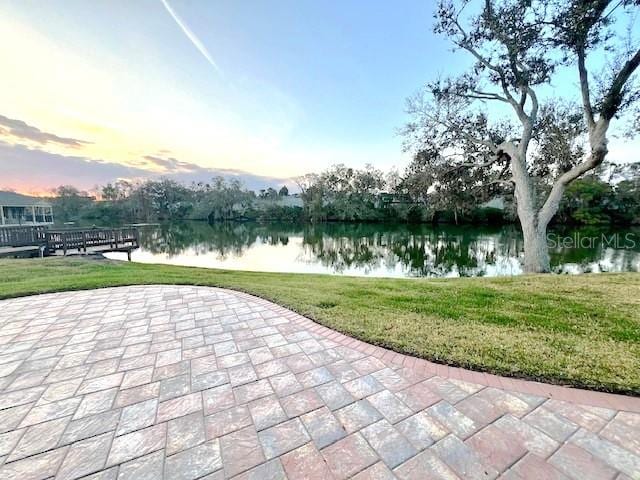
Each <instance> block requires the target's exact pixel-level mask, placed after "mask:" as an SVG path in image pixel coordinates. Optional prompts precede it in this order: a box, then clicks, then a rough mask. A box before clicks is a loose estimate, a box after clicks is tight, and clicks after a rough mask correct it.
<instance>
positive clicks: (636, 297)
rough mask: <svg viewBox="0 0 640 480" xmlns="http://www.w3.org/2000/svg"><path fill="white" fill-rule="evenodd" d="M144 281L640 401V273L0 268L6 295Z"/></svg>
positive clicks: (76, 262) (79, 264) (443, 358)
mask: <svg viewBox="0 0 640 480" xmlns="http://www.w3.org/2000/svg"><path fill="white" fill-rule="evenodd" d="M149 283H155V284H158V283H168V284H193V285H212V286H219V287H226V288H233V289H236V290H241V291H245V292H249V293H252V294H255V295H258V296H260V297H263V298H267V299H269V300H272V301H274V302H276V303H279V304H281V305H284V306H286V307H289V308H291V309H292V310H295V311H297V312H299V313H301V314H303V315H306V316H308V317H310V318H313V319H315V320H316V321H318V322H319V323H322V324H324V325H327V326H329V327H332V328H334V329H336V330H339V331H341V332H343V333H346V334H348V335H351V336H354V337H357V338H360V339H362V340H365V341H367V342H370V343H374V344H377V345H381V346H384V347H387V348H390V349H393V350H395V351H398V352H402V353H407V354H410V355H416V356H419V357H423V358H426V359H429V360H433V361H435V362H442V363H447V364H450V365H457V366H462V367H467V368H471V369H476V370H482V371H488V372H493V373H498V374H503V375H510V376H515V377H524V378H533V379H538V380H544V381H549V382H554V383H560V384H571V385H576V386H580V387H586V388H592V389H598V390H606V391H615V392H621V393H631V394H635V395H638V394H640V274H633V273H628V274H599V275H580V276H525V277H514V278H494V279H480V278H477V279H440V280H428V279H420V280H417V279H416V280H413V279H407V280H402V279H373V278H371V279H370V278H353V277H338V276H328V275H300V274H280V273H253V272H239V271H227V270H210V269H202V268H189V267H174V266H167V265H145V264H137V263H125V262H115V261H108V260H91V259H81V258H74V259H71V258H64V259H63V258H48V259H44V260H41V259H30V260H0V298H8V297H15V296H20V295H29V294H35V293H42V292H52V291H61V290H76V289H87V288H97V287H105V286H113V285H130V284H149Z"/></svg>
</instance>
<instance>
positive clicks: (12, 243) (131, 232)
mask: <svg viewBox="0 0 640 480" xmlns="http://www.w3.org/2000/svg"><path fill="white" fill-rule="evenodd" d="M139 246H140V243H139V237H138V229H137V228H134V227H123V228H70V229H47V228H45V227H31V226H30V227H3V228H0V257H18V256H35V255H40V256H51V255H69V254H90V253H106V252H126V253H127V258H128V259H129V260H131V251H132V250H135V249H136V248H138V247H139Z"/></svg>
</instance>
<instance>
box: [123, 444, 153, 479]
mask: <svg viewBox="0 0 640 480" xmlns="http://www.w3.org/2000/svg"><path fill="white" fill-rule="evenodd" d="M115 470H116V469H114V471H115ZM163 471H164V451H163V450H158V451H157V452H153V453H150V454H148V455H145V456H143V457H139V458H135V459H133V460H130V461H128V462H126V463H123V464H122V465H120V470H119V473H118V480H158V479H160V478H162V473H163Z"/></svg>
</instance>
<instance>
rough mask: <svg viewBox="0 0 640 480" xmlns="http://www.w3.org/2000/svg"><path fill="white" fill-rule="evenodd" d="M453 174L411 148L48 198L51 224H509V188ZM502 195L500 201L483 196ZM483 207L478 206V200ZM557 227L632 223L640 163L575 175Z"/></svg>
mask: <svg viewBox="0 0 640 480" xmlns="http://www.w3.org/2000/svg"><path fill="white" fill-rule="evenodd" d="M464 172H465V171H461V172H459V173H458V176H457V178H456V179H455V180H452V179H449V180H448V181H447V182H439V181H438V179H437V178H434V177H433V171H432V169H431V168H430V166H429V165H428V164H427V163H426V162H425V159H424V158H422V157H420V156H419V155H417V156H415V158H414V159H413V161H412V162H411V164H410V165H409V166H408V167H407V168H406V170H405V171H404V173H403V174H400V173H399V172H398V171H397V170H395V169H393V170H391V171H390V172H386V173H385V172H383V171H382V170H379V169H376V168H374V167H372V166H371V165H367V166H365V167H364V168H361V169H357V168H350V167H346V166H345V165H334V166H332V167H331V168H329V169H327V170H325V171H323V172H321V173H318V174H309V175H305V176H303V177H300V178H298V179H297V180H296V182H297V184H298V186H299V190H300V193H296V194H294V195H290V193H289V189H288V188H287V187H286V186H283V187H282V188H280V189H279V190H276V189H275V188H273V187H269V188H265V189H262V190H260V191H259V192H254V191H251V190H248V189H246V188H244V187H243V185H242V183H241V182H240V181H238V180H235V179H232V180H228V179H225V178H222V177H217V178H214V179H212V181H211V182H209V183H205V182H198V183H192V184H191V185H184V184H181V183H179V182H176V181H174V180H170V179H160V180H146V181H144V182H137V183H135V182H128V181H124V180H119V181H117V182H115V183H109V184H107V185H105V186H103V187H102V188H101V189H100V198H99V199H96V198H94V197H91V196H89V195H87V194H86V193H85V192H80V191H79V190H78V189H76V188H74V187H72V186H68V185H65V186H61V187H58V188H57V189H56V190H55V192H54V196H53V198H52V202H53V205H54V215H55V217H56V219H57V220H58V221H62V222H70V221H80V220H84V221H95V222H102V223H130V222H156V221H173V220H187V219H192V220H206V221H209V222H217V221H261V222H268V221H278V222H292V223H319V222H389V223H393V222H398V223H425V222H431V223H453V224H467V223H472V224H501V223H512V222H513V223H514V222H517V215H516V212H515V206H514V201H513V195H511V194H509V192H504V191H501V190H500V189H495V190H491V189H486V188H484V189H477V188H476V179H474V178H473V177H472V176H470V175H468V174H465V173H464ZM494 198H498V199H500V202H499V203H501V204H502V206H501V208H495V207H494V208H492V207H490V206H488V205H487V203H486V202H488V201H489V200H492V199H494ZM483 205H484V206H483ZM554 221H555V222H557V223H561V224H603V223H612V224H625V225H630V224H640V163H632V164H626V165H622V166H621V165H611V164H607V165H604V166H602V167H601V168H599V169H597V170H596V171H595V172H594V173H592V174H590V175H588V176H585V177H583V178H581V179H578V180H576V181H575V182H573V183H572V184H571V185H570V186H569V187H568V189H567V194H566V195H565V197H564V198H563V201H562V202H561V204H560V207H559V210H558V214H557V215H556V217H555V219H554Z"/></svg>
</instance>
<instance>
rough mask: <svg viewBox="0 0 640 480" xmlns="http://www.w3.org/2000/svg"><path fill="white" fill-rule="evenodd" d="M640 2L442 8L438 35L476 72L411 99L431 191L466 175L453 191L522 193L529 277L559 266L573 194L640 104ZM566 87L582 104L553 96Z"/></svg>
mask: <svg viewBox="0 0 640 480" xmlns="http://www.w3.org/2000/svg"><path fill="white" fill-rule="evenodd" d="M639 6H640V0H615V1H614V0H499V1H494V0H486V1H484V2H482V1H478V2H474V1H471V0H470V1H456V2H454V1H442V2H440V3H439V5H438V8H437V11H436V15H435V17H436V24H435V28H434V30H435V32H436V33H438V34H442V35H444V36H446V37H447V38H448V39H449V40H450V41H451V42H452V43H453V45H454V47H455V50H457V51H461V52H464V53H466V54H467V55H469V56H470V57H471V58H472V61H473V64H472V66H471V68H470V69H469V70H468V71H466V72H464V73H462V74H458V75H454V76H450V77H446V78H443V79H438V80H437V81H434V82H432V83H430V84H428V85H427V86H426V87H425V88H424V89H423V91H421V92H420V93H419V94H418V95H416V96H415V97H414V98H412V99H410V100H409V102H408V104H409V113H410V114H411V115H412V120H411V121H410V122H409V123H408V124H407V126H406V127H405V129H404V134H405V136H406V137H405V138H406V141H407V145H408V147H409V148H410V149H412V150H413V152H414V153H415V156H416V159H417V160H419V161H420V162H422V164H424V166H425V167H424V168H425V169H426V171H427V172H428V176H429V177H430V178H433V179H434V183H433V185H432V188H434V189H442V188H443V187H444V186H446V185H447V184H449V185H451V184H452V182H458V183H460V182H459V179H460V178H466V179H469V180H468V181H465V183H464V185H465V186H464V187H456V188H469V189H475V188H482V189H484V190H485V191H487V190H489V191H491V192H493V193H500V192H509V191H511V192H513V194H514V197H515V201H516V206H517V214H518V217H519V220H520V224H521V227H522V231H523V235H524V249H525V252H524V253H525V258H524V269H525V271H526V272H548V271H549V270H550V263H549V253H548V248H547V227H548V225H549V222H550V221H551V220H552V218H553V217H554V215H555V214H556V212H557V211H558V207H559V205H560V201H561V199H562V197H563V194H564V193H565V189H566V187H567V186H568V185H569V184H570V183H571V182H573V181H574V180H575V179H577V178H579V177H581V176H582V175H584V174H585V173H587V172H589V171H592V170H594V169H595V168H596V167H598V165H600V164H602V162H603V161H604V160H605V158H606V156H607V137H608V135H610V134H611V133H610V126H611V123H612V121H614V120H615V119H618V118H621V117H625V114H628V115H627V117H631V116H632V113H633V112H631V111H630V110H631V109H632V108H633V107H634V105H635V106H637V100H638V98H639V97H640V90H639V86H638V75H637V73H636V71H637V70H638V65H639V64H640V48H639V45H638V44H637V39H634V32H633V31H632V27H628V25H633V19H634V18H635V17H636V16H637V14H638V10H639V8H638V7H639ZM636 33H637V32H636ZM595 64H597V65H598V68H592V70H593V71H590V67H592V66H593V65H595ZM568 73H570V74H571V77H569V76H568V75H567V74H568ZM560 85H561V86H562V88H560V89H559V90H558V91H559V92H563V93H565V94H566V92H567V91H568V89H573V90H574V93H575V94H576V95H575V99H576V100H577V101H576V102H572V101H571V100H572V99H571V98H562V97H561V96H560V95H559V94H557V93H554V91H555V89H556V88H558V87H559V86H560ZM490 105H491V106H490ZM462 171H464V175H462V173H461V172H462Z"/></svg>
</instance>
